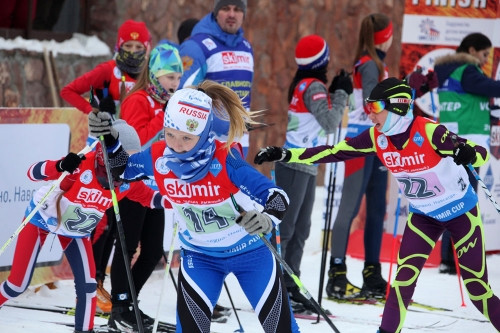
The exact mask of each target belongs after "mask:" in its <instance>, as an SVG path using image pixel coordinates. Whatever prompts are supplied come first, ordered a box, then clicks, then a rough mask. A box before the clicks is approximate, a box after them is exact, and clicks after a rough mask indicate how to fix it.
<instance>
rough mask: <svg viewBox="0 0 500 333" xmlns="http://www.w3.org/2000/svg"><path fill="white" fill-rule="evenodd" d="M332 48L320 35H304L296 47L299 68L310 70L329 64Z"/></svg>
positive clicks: (296, 59)
mask: <svg viewBox="0 0 500 333" xmlns="http://www.w3.org/2000/svg"><path fill="white" fill-rule="evenodd" d="M329 60H330V49H329V48H328V44H327V43H326V41H325V40H324V39H323V38H321V37H320V36H318V35H309V36H306V37H302V38H301V39H300V40H299V42H298V43H297V46H296V47H295V61H296V62H297V65H298V66H299V69H302V70H310V69H317V68H321V67H324V66H326V65H328V61H329Z"/></svg>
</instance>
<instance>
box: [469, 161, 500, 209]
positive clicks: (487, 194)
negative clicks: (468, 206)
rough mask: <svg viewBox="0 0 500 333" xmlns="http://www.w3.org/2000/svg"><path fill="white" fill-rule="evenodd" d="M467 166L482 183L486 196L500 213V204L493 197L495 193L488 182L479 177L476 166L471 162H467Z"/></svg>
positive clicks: (480, 183)
mask: <svg viewBox="0 0 500 333" xmlns="http://www.w3.org/2000/svg"><path fill="white" fill-rule="evenodd" d="M467 168H469V170H470V172H471V173H472V175H474V178H476V180H477V182H478V183H479V185H481V187H482V188H483V190H484V193H486V196H487V197H488V199H489V200H490V201H491V203H492V204H493V206H495V208H496V210H497V212H499V213H500V206H499V205H498V203H497V202H496V200H495V199H493V195H492V194H491V192H490V190H488V187H486V184H485V183H484V182H483V180H482V179H481V177H479V174H478V173H477V171H476V169H474V167H473V166H472V164H470V163H469V164H467Z"/></svg>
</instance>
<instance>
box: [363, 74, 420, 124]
mask: <svg viewBox="0 0 500 333" xmlns="http://www.w3.org/2000/svg"><path fill="white" fill-rule="evenodd" d="M411 97H412V92H411V87H410V86H409V85H407V84H406V82H404V81H401V80H399V79H396V78H395V77H390V78H388V79H385V80H383V81H381V82H379V83H378V84H377V85H376V86H375V88H373V90H372V92H371V93H370V97H368V101H385V102H386V106H385V109H386V110H387V111H390V112H392V113H395V114H397V115H400V116H405V115H406V114H407V113H408V110H409V109H410V106H411V103H412V102H413V100H412V98H411Z"/></svg>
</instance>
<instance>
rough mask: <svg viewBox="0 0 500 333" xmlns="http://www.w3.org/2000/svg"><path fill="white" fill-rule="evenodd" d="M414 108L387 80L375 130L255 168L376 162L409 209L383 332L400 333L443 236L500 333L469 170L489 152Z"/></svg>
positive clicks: (274, 150) (277, 156)
mask: <svg viewBox="0 0 500 333" xmlns="http://www.w3.org/2000/svg"><path fill="white" fill-rule="evenodd" d="M412 103H413V100H412V91H411V88H410V87H409V86H408V85H406V84H405V83H404V82H403V81H401V80H398V79H396V78H388V79H386V80H383V81H382V82H380V83H379V84H377V85H376V86H375V88H374V89H373V90H372V92H371V93H370V96H369V97H368V99H367V101H366V107H367V110H368V112H370V113H369V117H370V119H371V121H372V123H373V124H374V126H373V127H371V128H369V129H367V130H365V131H363V132H362V133H361V134H359V135H357V136H355V137H353V138H351V139H349V140H344V141H342V142H340V143H338V144H336V145H335V146H328V145H327V146H319V147H313V148H292V149H284V148H281V147H267V148H265V149H262V150H261V151H260V152H259V153H258V155H257V156H256V157H255V162H256V163H259V164H260V163H262V162H264V161H269V162H271V161H286V162H290V163H304V164H307V165H311V164H313V163H332V162H339V161H344V160H347V159H353V158H358V157H360V156H364V155H377V156H378V157H379V158H380V160H381V161H384V164H385V166H386V167H387V168H388V169H389V170H390V172H391V173H392V174H393V176H394V177H395V178H396V179H397V180H398V183H399V187H400V190H401V192H402V193H403V194H404V195H405V197H406V198H407V199H408V201H409V203H410V211H409V215H408V221H407V223H406V228H405V230H404V232H403V238H402V240H401V247H400V249H399V253H398V267H397V270H396V272H397V273H396V276H395V279H394V282H393V284H392V286H391V290H390V293H389V298H388V299H387V301H386V303H385V306H384V313H383V316H382V323H381V325H380V329H379V331H378V332H379V333H399V332H400V331H401V329H402V327H403V325H404V320H405V316H406V313H407V308H408V305H409V304H410V302H411V299H412V296H413V292H414V291H415V287H416V285H417V282H418V277H419V275H420V273H421V272H422V269H423V267H424V264H425V262H426V261H427V258H429V255H430V253H431V251H432V249H433V248H434V246H435V244H436V242H437V241H438V239H439V237H441V234H442V233H443V232H444V230H449V231H450V232H451V234H452V237H453V238H454V239H456V240H457V243H456V244H457V248H458V250H459V251H460V252H461V256H460V257H459V259H458V260H459V262H460V268H461V270H460V272H461V273H462V277H463V280H464V281H467V283H465V288H466V289H467V293H468V295H469V297H470V300H471V302H472V304H473V305H474V306H475V307H476V308H477V309H478V310H479V311H480V312H481V313H482V314H483V315H484V316H485V317H486V318H487V319H488V320H490V321H491V324H492V325H493V327H495V329H496V331H499V330H500V300H499V299H498V297H497V296H495V294H494V293H493V290H491V287H490V284H489V282H488V269H487V265H486V260H485V256H486V252H485V243H484V241H485V239H484V229H483V223H482V221H481V214H480V212H479V207H478V198H477V195H476V192H475V191H474V189H473V188H472V186H471V184H470V183H469V180H468V178H467V172H466V171H465V168H464V167H465V166H466V165H467V164H469V163H471V164H472V165H473V166H480V165H482V164H484V163H485V162H486V161H487V160H488V158H489V153H488V150H487V149H486V148H484V147H482V146H479V145H476V144H475V143H474V142H472V141H470V140H467V139H465V138H462V137H459V136H458V135H456V134H455V133H453V132H451V131H450V130H448V129H447V128H446V127H445V126H443V125H440V124H437V123H435V122H433V121H431V120H429V119H427V118H424V117H416V118H414V117H413V114H412V110H411V105H412ZM417 156H418V158H415V157H417ZM400 161H412V163H404V162H400ZM412 182H414V183H412ZM424 187H425V188H424ZM417 188H418V190H415V189H417ZM417 192H418V193H417ZM419 193H421V194H422V195H419ZM471 244H474V246H471ZM438 297H442V295H439V296H438Z"/></svg>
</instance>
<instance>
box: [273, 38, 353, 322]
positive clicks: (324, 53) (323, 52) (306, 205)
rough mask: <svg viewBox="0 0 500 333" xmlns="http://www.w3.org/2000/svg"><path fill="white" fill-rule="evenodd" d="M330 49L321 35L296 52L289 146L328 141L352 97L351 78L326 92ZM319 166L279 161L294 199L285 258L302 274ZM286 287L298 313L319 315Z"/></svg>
mask: <svg viewBox="0 0 500 333" xmlns="http://www.w3.org/2000/svg"><path fill="white" fill-rule="evenodd" d="M329 60H330V49H329V47H328V44H327V43H326V41H325V40H324V39H323V38H322V37H320V36H318V35H309V36H305V37H303V38H301V39H300V40H299V42H298V43H297V46H296V48H295V61H296V62H297V66H298V68H297V71H296V72H295V76H294V78H293V80H292V82H291V83H290V87H289V89H288V102H289V104H290V105H289V107H288V128H287V132H286V143H285V146H286V147H290V148H294V147H300V146H305V147H315V146H318V145H320V144H324V143H325V133H326V134H330V133H333V132H335V130H336V129H337V128H338V125H339V123H340V121H341V120H342V114H343V112H344V109H345V107H346V105H347V97H348V95H349V94H350V93H352V83H351V79H350V78H349V76H348V75H343V74H342V75H338V76H336V77H335V78H334V79H333V81H332V83H331V85H330V87H329V88H327V86H326V82H327V67H328V62H329ZM317 173H318V168H317V166H316V165H311V166H309V165H302V164H295V163H290V164H287V163H276V185H278V186H279V187H281V188H282V189H283V190H284V191H285V192H286V193H287V194H288V197H289V198H290V206H289V208H288V210H287V213H286V214H285V217H284V218H283V221H282V223H281V227H280V236H281V251H282V252H281V255H282V257H283V259H285V261H286V262H287V263H288V265H289V266H290V268H291V269H292V270H293V272H294V273H295V274H296V275H297V276H300V263H301V261H302V255H303V253H304V245H305V242H306V240H307V238H308V236H309V231H310V229H311V213H312V208H313V204H314V194H315V191H316V175H317ZM285 284H286V288H287V290H288V294H289V296H290V299H291V300H292V301H293V302H292V308H293V310H294V311H295V312H299V311H301V310H310V311H316V310H315V309H314V306H313V305H312V304H311V302H310V301H309V300H308V299H307V298H306V297H305V296H304V295H302V293H301V292H300V290H299V288H298V287H297V285H296V284H295V282H294V280H293V279H292V278H291V277H290V276H289V275H287V274H285Z"/></svg>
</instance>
